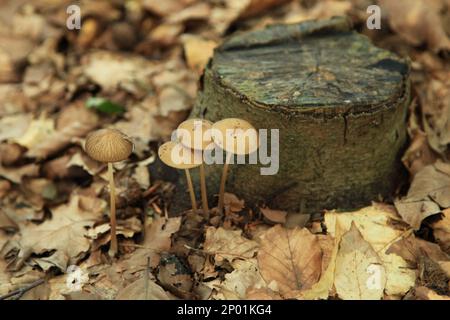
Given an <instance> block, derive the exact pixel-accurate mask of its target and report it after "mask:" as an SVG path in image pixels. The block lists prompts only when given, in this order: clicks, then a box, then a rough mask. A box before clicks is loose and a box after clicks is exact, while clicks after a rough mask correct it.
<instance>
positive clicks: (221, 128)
mask: <svg viewBox="0 0 450 320" xmlns="http://www.w3.org/2000/svg"><path fill="white" fill-rule="evenodd" d="M211 136H212V140H213V141H214V143H216V144H217V145H218V146H219V147H220V148H222V149H223V150H225V151H226V152H227V156H226V160H225V164H224V167H223V172H222V177H221V179H220V189H219V203H218V205H217V207H218V209H219V212H222V211H223V201H224V195H225V183H226V180H227V174H228V167H229V164H230V162H231V157H232V156H233V154H237V155H247V154H250V153H253V152H255V151H256V150H257V149H258V147H259V142H258V135H257V132H256V129H255V128H254V127H253V126H252V125H251V124H250V123H249V122H247V121H245V120H242V119H238V118H228V119H223V120H220V121H218V122H216V123H214V124H213V126H212V130H211Z"/></svg>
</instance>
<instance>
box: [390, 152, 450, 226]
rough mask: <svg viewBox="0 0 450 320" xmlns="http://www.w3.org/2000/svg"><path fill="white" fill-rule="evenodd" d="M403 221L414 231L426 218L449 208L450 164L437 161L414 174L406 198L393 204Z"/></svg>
mask: <svg viewBox="0 0 450 320" xmlns="http://www.w3.org/2000/svg"><path fill="white" fill-rule="evenodd" d="M395 207H396V208H397V210H398V212H399V214H400V215H401V216H402V218H403V220H404V221H405V222H407V223H408V224H409V225H410V226H412V227H413V228H414V229H416V230H417V229H419V228H420V225H421V223H422V221H423V219H425V218H426V217H428V216H431V215H434V214H437V213H439V212H441V209H440V207H443V208H448V207H450V164H447V163H444V162H442V161H440V160H438V161H437V162H436V163H435V164H433V165H429V166H426V167H424V168H423V169H422V170H421V171H420V172H418V173H417V174H416V176H415V177H414V180H413V182H412V184H411V187H410V188H409V191H408V194H407V195H406V197H404V198H402V199H401V200H397V201H396V202H395Z"/></svg>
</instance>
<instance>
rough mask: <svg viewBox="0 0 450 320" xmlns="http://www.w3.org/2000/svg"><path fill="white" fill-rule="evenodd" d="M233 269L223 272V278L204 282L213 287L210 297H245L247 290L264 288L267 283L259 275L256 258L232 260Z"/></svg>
mask: <svg viewBox="0 0 450 320" xmlns="http://www.w3.org/2000/svg"><path fill="white" fill-rule="evenodd" d="M232 266H233V268H234V270H233V271H232V272H231V273H227V274H225V279H224V280H223V281H221V280H220V279H216V280H214V281H211V282H207V283H204V284H205V285H207V286H208V287H210V288H211V289H215V291H216V292H215V293H214V294H213V295H212V296H211V298H212V299H218V300H239V299H246V298H248V297H247V291H250V290H254V289H255V290H256V289H260V288H266V287H267V284H266V282H265V281H264V279H263V278H262V277H261V274H260V272H259V270H258V262H257V260H256V259H254V258H252V259H246V260H240V259H237V260H234V261H233V263H232Z"/></svg>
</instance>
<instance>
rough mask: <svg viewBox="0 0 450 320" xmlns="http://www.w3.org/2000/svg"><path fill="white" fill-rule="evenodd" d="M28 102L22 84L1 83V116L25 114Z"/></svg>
mask: <svg viewBox="0 0 450 320" xmlns="http://www.w3.org/2000/svg"><path fill="white" fill-rule="evenodd" d="M0 68H1V67H0ZM0 82H1V81H0ZM28 104H29V101H28V99H27V97H26V96H25V95H24V94H23V91H22V86H21V85H20V84H11V83H8V84H0V116H1V117H5V116H13V115H18V114H24V113H25V112H26V110H27V106H28ZM30 120H31V115H30ZM25 129H26V128H25Z"/></svg>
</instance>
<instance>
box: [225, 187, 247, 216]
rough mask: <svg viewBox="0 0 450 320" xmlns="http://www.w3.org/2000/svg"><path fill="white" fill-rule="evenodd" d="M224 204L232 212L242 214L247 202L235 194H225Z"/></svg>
mask: <svg viewBox="0 0 450 320" xmlns="http://www.w3.org/2000/svg"><path fill="white" fill-rule="evenodd" d="M223 204H224V207H225V208H228V209H229V210H230V211H231V212H241V211H242V209H244V208H245V202H244V200H242V199H239V198H238V197H237V196H236V195H235V194H232V193H228V192H225V194H224V196H223Z"/></svg>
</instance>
